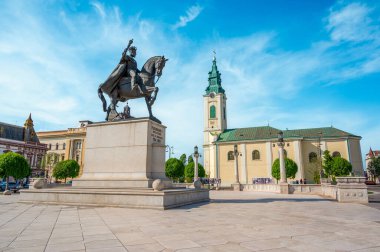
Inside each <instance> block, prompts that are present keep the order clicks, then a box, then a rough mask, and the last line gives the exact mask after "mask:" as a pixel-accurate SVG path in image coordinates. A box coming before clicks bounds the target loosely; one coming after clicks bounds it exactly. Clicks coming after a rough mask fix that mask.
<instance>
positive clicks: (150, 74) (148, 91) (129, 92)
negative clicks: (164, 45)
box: [98, 56, 168, 123]
mask: <svg viewBox="0 0 380 252" xmlns="http://www.w3.org/2000/svg"><path fill="white" fill-rule="evenodd" d="M166 61H168V59H165V56H154V57H151V58H150V59H148V60H147V61H146V63H145V64H144V66H143V67H142V69H141V71H140V72H139V73H138V76H139V77H138V79H139V87H140V89H141V91H139V90H136V89H133V88H132V85H131V77H127V76H126V74H122V75H121V76H120V78H119V79H118V80H117V81H115V82H114V85H112V86H109V85H108V86H106V83H102V84H101V85H100V86H99V88H98V95H99V98H100V99H101V100H102V102H103V111H104V112H107V116H106V121H112V120H117V119H122V118H125V117H121V116H120V114H119V113H117V111H116V105H117V103H118V102H119V101H120V102H126V101H127V100H131V99H136V98H141V97H144V98H145V102H146V106H147V107H148V111H149V118H150V119H152V120H154V121H156V122H159V123H161V122H160V120H158V119H157V118H156V117H154V116H153V114H152V105H153V104H154V102H155V101H156V98H157V93H158V87H156V83H157V81H158V80H159V78H160V77H161V75H162V70H163V68H164V67H165V63H166ZM115 70H116V69H115ZM115 70H114V72H115ZM156 76H157V77H158V79H157V81H155V77H156ZM103 92H105V93H106V94H108V96H109V98H110V104H109V106H108V108H107V101H106V99H105V98H104V96H103ZM127 117H129V115H128V116H127Z"/></svg>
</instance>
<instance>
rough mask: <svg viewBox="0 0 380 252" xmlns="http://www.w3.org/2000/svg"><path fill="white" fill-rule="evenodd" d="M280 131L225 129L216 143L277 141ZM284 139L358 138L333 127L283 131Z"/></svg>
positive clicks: (251, 128)
mask: <svg viewBox="0 0 380 252" xmlns="http://www.w3.org/2000/svg"><path fill="white" fill-rule="evenodd" d="M279 131H281V130H280V129H277V128H273V127H270V126H262V127H250V128H238V129H227V130H225V131H224V132H222V133H221V134H220V135H219V137H218V140H217V142H230V141H244V140H251V141H252V140H267V139H277V134H278V132H279ZM283 133H284V139H294V138H301V139H317V138H319V137H320V138H321V139H323V138H341V137H359V138H360V136H356V135H354V134H351V133H348V132H345V131H343V130H340V129H337V128H334V127H323V128H310V129H295V130H283Z"/></svg>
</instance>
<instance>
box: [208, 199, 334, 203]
mask: <svg viewBox="0 0 380 252" xmlns="http://www.w3.org/2000/svg"><path fill="white" fill-rule="evenodd" d="M276 201H277V202H278V201H285V202H321V201H335V200H333V199H307V198H306V199H300V198H298V199H293V198H264V199H212V200H211V201H210V203H227V204H228V203H270V202H276Z"/></svg>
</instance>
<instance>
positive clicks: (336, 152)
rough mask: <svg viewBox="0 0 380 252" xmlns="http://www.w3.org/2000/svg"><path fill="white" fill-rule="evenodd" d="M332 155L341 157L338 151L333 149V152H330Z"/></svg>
mask: <svg viewBox="0 0 380 252" xmlns="http://www.w3.org/2000/svg"><path fill="white" fill-rule="evenodd" d="M332 156H333V157H341V155H340V152H339V151H334V152H333V154H332Z"/></svg>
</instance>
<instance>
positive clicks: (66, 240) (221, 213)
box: [0, 191, 380, 252]
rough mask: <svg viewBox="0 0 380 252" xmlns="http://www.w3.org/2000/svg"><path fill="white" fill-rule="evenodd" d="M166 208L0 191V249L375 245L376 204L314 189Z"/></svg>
mask: <svg viewBox="0 0 380 252" xmlns="http://www.w3.org/2000/svg"><path fill="white" fill-rule="evenodd" d="M210 196H211V199H212V200H211V202H210V203H209V204H196V205H192V206H185V207H181V208H177V209H171V210H166V211H162V210H150V209H129V208H112V207H79V206H63V205H32V204H22V203H18V195H17V194H14V195H11V196H3V195H0V251H92V252H96V251H116V252H117V251H151V252H154V251H182V252H185V251H197V252H202V251H234V252H235V251H311V252H313V251H380V240H379V239H378V237H379V234H380V210H378V209H375V208H372V207H369V205H363V204H354V203H338V202H335V201H331V200H328V199H324V198H321V197H319V196H314V195H280V194H269V193H258V192H233V191H213V192H211V193H210Z"/></svg>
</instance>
